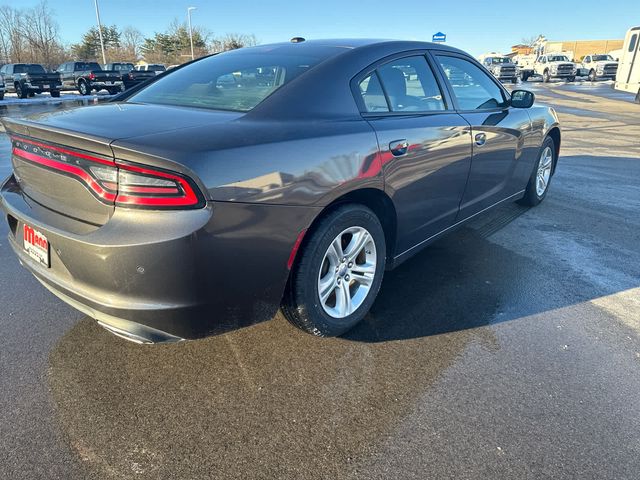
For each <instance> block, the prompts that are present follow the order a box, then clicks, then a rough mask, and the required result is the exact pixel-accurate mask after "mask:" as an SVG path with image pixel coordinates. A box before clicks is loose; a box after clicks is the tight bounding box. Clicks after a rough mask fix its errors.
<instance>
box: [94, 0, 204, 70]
mask: <svg viewBox="0 0 640 480" xmlns="http://www.w3.org/2000/svg"><path fill="white" fill-rule="evenodd" d="M96 1H98V0H96ZM195 9H196V7H189V8H187V18H188V19H189V42H190V43H191V60H193V59H194V58H195V57H194V55H193V31H192V30H191V10H195Z"/></svg>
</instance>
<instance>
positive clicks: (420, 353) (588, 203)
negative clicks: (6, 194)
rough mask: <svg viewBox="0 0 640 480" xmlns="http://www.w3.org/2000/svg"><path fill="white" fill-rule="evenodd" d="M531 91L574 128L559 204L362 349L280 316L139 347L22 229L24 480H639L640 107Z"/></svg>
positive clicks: (455, 246)
mask: <svg viewBox="0 0 640 480" xmlns="http://www.w3.org/2000/svg"><path fill="white" fill-rule="evenodd" d="M525 86H526V87H527V88H530V89H532V90H533V91H534V92H535V93H536V95H537V96H538V102H541V103H546V104H550V105H553V106H555V107H556V109H557V111H558V112H559V114H560V117H561V122H562V126H563V135H564V137H563V146H562V154H561V158H560V163H559V166H558V170H557V174H556V176H555V177H554V178H553V181H552V183H551V190H550V192H549V195H548V196H547V198H546V200H545V202H544V203H543V204H542V205H540V206H538V207H536V208H533V209H527V208H524V207H520V206H518V205H516V204H511V205H506V206H504V207H501V208H500V209H498V210H496V211H494V212H492V213H490V214H488V215H486V216H484V217H482V218H479V219H477V220H475V221H474V222H473V223H471V224H469V225H467V226H466V227H464V228H463V229H461V230H458V231H457V232H455V233H454V234H452V235H450V236H449V237H447V238H444V239H442V240H440V241H438V242H437V243H435V244H434V245H432V246H431V247H429V248H427V249H426V250H425V251H423V252H422V253H421V254H419V255H418V256H417V257H415V258H414V259H412V260H411V261H410V262H407V263H406V264H404V265H403V266H401V267H400V268H398V269H397V270H394V271H392V272H388V273H387V274H386V276H385V280H384V283H383V286H382V290H381V292H380V296H379V298H378V300H377V301H376V303H375V305H374V307H373V309H372V311H371V313H370V314H369V315H368V317H367V318H366V320H365V321H364V322H363V324H362V325H360V326H359V327H358V328H356V330H354V331H352V332H351V333H349V334H348V336H347V337H345V338H337V339H318V338H314V337H311V336H309V335H306V334H304V333H302V332H300V331H298V330H296V329H295V328H293V327H292V326H290V325H288V324H287V322H286V321H285V320H284V319H283V318H282V317H280V316H279V315H278V316H277V317H276V318H275V319H273V320H272V321H270V322H266V323H263V324H260V325H257V326H254V327H251V328H247V329H243V330H238V331H235V332H232V333H229V334H226V335H222V336H218V337H213V338H209V339H205V340H201V341H196V342H186V343H181V344H176V345H157V346H139V345H134V344H130V343H127V342H125V341H123V340H121V339H119V338H116V337H114V336H112V335H110V334H108V333H107V332H105V331H103V330H102V329H100V328H99V327H98V326H97V325H96V324H95V322H94V321H92V320H90V319H88V318H86V317H84V316H83V315H82V314H80V313H78V312H76V311H75V310H73V309H71V308H70V307H67V306H66V305H65V304H63V303H62V302H61V301H59V300H57V299H56V298H55V297H53V296H52V295H51V294H50V293H48V292H47V291H46V290H45V289H44V288H42V287H41V286H40V285H39V284H38V282H37V281H36V280H35V279H34V278H32V277H31V276H30V275H29V274H28V273H27V272H26V271H25V270H23V269H22V268H21V267H20V266H19V265H18V262H17V260H16V259H15V258H14V255H13V254H12V253H11V252H10V249H9V247H8V245H7V241H6V240H5V238H6V234H7V228H6V225H5V224H4V223H2V224H0V305H1V307H0V308H1V309H2V310H1V313H0V329H1V332H2V335H1V336H0V365H2V375H0V410H1V411H2V412H3V414H2V416H1V417H0V466H1V469H2V472H3V475H2V476H3V478H9V479H14V478H16V479H18V478H20V479H22V478H25V479H27V478H28V479H34V478H46V479H54V478H59V479H76V478H77V479H83V478H96V479H121V478H122V479H124V478H140V479H168V478H180V479H200V478H202V479H204V478H238V479H240V478H242V479H248V478H265V479H267V478H268V479H272V478H292V479H293V478H295V479H316V478H327V479H343V478H344V479H347V478H362V479H388V478H416V479H418V478H419V479H424V478H438V479H446V478H452V479H454V478H455V479H477V478H491V479H518V478H554V479H560V478H580V479H614V478H615V479H637V478H638V471H640V401H638V398H640V247H639V245H640V216H639V215H638V212H639V211H640V188H638V184H639V183H640V142H639V141H638V139H639V138H640V105H636V104H634V103H633V102H632V99H633V98H632V96H631V95H625V94H620V93H618V92H614V91H613V90H612V89H611V86H610V84H607V83H598V84H591V83H586V82H578V83H576V84H564V83H552V84H542V83H539V82H534V83H529V84H526V85H525ZM89 108H90V107H89ZM11 114H17V113H11ZM1 145H2V146H1V148H0V152H1V156H0V174H1V175H3V176H4V175H6V174H8V172H9V169H10V167H9V164H8V162H9V160H8V151H9V147H8V142H7V139H6V136H3V138H2V144H1Z"/></svg>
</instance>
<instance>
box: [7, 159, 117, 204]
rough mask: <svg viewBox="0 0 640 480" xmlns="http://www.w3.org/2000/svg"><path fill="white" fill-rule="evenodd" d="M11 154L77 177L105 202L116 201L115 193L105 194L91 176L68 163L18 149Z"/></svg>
mask: <svg viewBox="0 0 640 480" xmlns="http://www.w3.org/2000/svg"><path fill="white" fill-rule="evenodd" d="M13 154H14V155H16V156H18V157H20V158H24V159H25V160H29V161H30V162H34V163H37V164H40V165H43V166H45V167H48V168H52V169H54V170H60V171H62V172H66V173H69V174H71V175H73V176H75V177H78V178H79V179H80V180H82V181H83V182H84V183H85V185H86V186H87V187H89V189H91V190H92V191H93V193H95V194H96V195H98V196H99V197H100V198H101V199H103V200H106V201H107V202H114V201H115V199H116V195H115V193H110V192H107V191H106V190H105V189H103V188H102V187H101V186H100V184H99V183H98V182H96V181H95V180H94V179H93V178H92V177H91V175H89V174H88V173H87V172H86V171H84V170H83V169H81V168H79V167H76V166H75V165H69V164H68V163H63V162H58V161H57V160H51V159H50V158H45V157H41V156H40V155H36V154H35V153H31V152H27V151H26V150H22V149H20V148H18V147H13Z"/></svg>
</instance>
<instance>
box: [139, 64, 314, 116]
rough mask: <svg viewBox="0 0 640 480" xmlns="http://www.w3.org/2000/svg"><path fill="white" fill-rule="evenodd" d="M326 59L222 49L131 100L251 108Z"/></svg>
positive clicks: (150, 87)
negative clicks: (222, 51)
mask: <svg viewBox="0 0 640 480" xmlns="http://www.w3.org/2000/svg"><path fill="white" fill-rule="evenodd" d="M323 59H324V58H323V57H321V56H313V55H301V54H294V53H276V52H272V53H269V54H265V53H254V52H251V53H249V52H240V51H235V52H229V53H222V54H218V55H214V56H211V57H208V58H205V59H203V60H199V61H197V62H195V63H193V64H191V65H187V66H185V67H183V68H181V69H179V70H176V71H175V72H174V73H172V74H171V75H167V76H165V77H164V78H161V79H160V80H158V81H156V82H154V83H152V84H151V85H149V86H147V87H146V88H144V89H142V90H141V91H140V92H138V93H136V94H134V95H132V96H131V97H130V98H129V100H128V101H129V102H136V103H152V104H162V105H175V106H184V107H199V108H208V109H213V110H231V111H237V112H248V111H249V110H251V109H253V108H254V107H255V106H256V105H258V104H259V103H260V102H261V101H263V100H264V99H265V98H267V97H268V96H269V95H271V94H272V93H273V92H275V91H276V90H277V89H278V88H280V87H281V86H282V85H284V84H285V83H288V82H290V81H291V80H293V79H294V78H296V77H298V76H299V75H301V74H302V73H304V72H306V71H308V70H309V69H310V68H312V67H313V66H314V65H316V64H318V63H320V62H321V61H322V60H323Z"/></svg>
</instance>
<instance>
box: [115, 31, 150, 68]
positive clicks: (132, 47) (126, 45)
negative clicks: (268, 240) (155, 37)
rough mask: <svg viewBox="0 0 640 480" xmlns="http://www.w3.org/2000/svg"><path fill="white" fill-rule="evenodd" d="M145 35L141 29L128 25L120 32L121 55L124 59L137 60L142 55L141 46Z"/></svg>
mask: <svg viewBox="0 0 640 480" xmlns="http://www.w3.org/2000/svg"><path fill="white" fill-rule="evenodd" d="M142 42H144V37H143V35H142V33H141V32H140V30H138V29H136V28H134V27H126V28H125V29H124V30H122V33H121V34H120V56H121V57H122V59H123V60H129V61H132V62H135V61H137V60H138V58H139V57H140V47H141V46H142Z"/></svg>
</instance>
